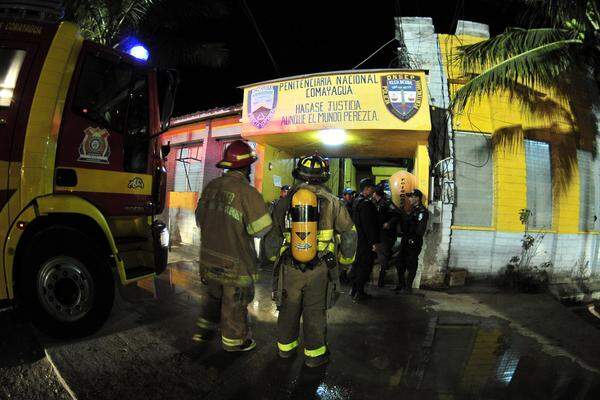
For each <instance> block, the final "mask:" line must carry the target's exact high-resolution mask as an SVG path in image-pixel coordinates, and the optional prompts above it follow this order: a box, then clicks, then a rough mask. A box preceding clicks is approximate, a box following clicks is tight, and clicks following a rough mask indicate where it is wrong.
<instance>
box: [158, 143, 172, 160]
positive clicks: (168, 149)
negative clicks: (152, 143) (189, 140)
mask: <svg viewBox="0 0 600 400" xmlns="http://www.w3.org/2000/svg"><path fill="white" fill-rule="evenodd" d="M160 151H161V154H162V158H167V156H168V155H169V153H170V152H171V142H169V143H167V144H163V145H162V147H161V149H160Z"/></svg>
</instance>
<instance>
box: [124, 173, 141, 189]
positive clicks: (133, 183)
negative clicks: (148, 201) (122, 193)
mask: <svg viewBox="0 0 600 400" xmlns="http://www.w3.org/2000/svg"><path fill="white" fill-rule="evenodd" d="M127 187H128V188H129V189H143V188H144V181H143V179H142V178H140V177H139V176H136V177H135V178H133V179H132V180H130V181H129V184H128V185H127Z"/></svg>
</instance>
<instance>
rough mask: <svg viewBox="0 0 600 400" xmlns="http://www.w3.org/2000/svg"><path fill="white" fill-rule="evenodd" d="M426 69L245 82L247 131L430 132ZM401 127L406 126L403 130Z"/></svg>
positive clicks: (245, 133)
mask: <svg viewBox="0 0 600 400" xmlns="http://www.w3.org/2000/svg"><path fill="white" fill-rule="evenodd" d="M426 85H427V81H426V75H425V72H424V71H406V70H394V69H391V70H362V71H341V72H334V73H320V74H313V75H303V76H298V77H292V78H286V79H280V80H274V81H269V82H262V83H257V84H253V85H249V86H246V87H244V105H243V113H242V135H243V136H244V137H246V138H248V137H252V136H262V135H265V134H271V133H285V132H301V131H315V130H322V129H346V130H368V131H379V130H396V131H411V132H429V131H430V130H431V121H430V117H429V100H428V98H427V90H426ZM399 133H401V132H399Z"/></svg>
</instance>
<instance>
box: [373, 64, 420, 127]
mask: <svg viewBox="0 0 600 400" xmlns="http://www.w3.org/2000/svg"><path fill="white" fill-rule="evenodd" d="M381 90H382V93H383V102H384V103H385V105H386V107H387V109H388V110H390V112H391V113H392V114H394V115H395V116H396V117H398V118H399V119H400V120H402V121H404V122H406V121H408V120H409V119H411V118H412V117H413V116H414V115H415V114H416V113H417V111H419V108H421V102H422V100H423V87H422V84H421V77H420V76H418V75H414V74H408V73H399V74H389V75H385V76H382V77H381Z"/></svg>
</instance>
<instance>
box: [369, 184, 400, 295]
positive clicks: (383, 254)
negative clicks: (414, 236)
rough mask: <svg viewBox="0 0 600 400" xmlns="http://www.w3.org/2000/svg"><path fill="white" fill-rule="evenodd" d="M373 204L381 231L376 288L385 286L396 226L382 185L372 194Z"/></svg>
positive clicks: (389, 202) (394, 241) (390, 205)
mask: <svg viewBox="0 0 600 400" xmlns="http://www.w3.org/2000/svg"><path fill="white" fill-rule="evenodd" d="M373 202H374V203H375V207H377V215H378V216H379V226H380V229H381V246H379V248H378V249H377V250H378V251H377V253H378V259H379V262H380V266H381V270H380V271H379V278H378V280H377V286H378V287H383V286H384V284H385V272H386V270H387V269H388V264H389V262H390V259H391V257H392V248H393V247H394V243H396V236H397V234H396V225H395V224H394V220H393V216H392V204H391V201H389V200H388V198H387V196H386V193H385V191H384V188H383V185H378V186H377V190H375V193H373Z"/></svg>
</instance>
